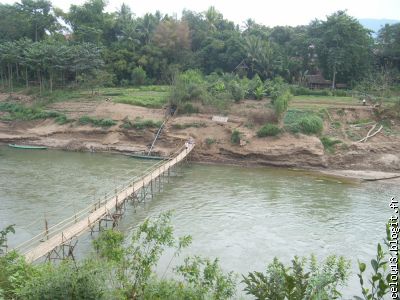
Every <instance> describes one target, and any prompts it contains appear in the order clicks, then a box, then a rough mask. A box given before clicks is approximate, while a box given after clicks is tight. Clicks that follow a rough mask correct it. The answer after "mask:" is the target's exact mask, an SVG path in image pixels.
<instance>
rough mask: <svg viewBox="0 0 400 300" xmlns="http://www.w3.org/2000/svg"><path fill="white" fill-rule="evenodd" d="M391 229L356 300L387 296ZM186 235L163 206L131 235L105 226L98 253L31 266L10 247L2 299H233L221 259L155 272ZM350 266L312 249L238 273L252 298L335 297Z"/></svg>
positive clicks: (0, 240) (3, 263) (0, 261)
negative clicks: (262, 268) (177, 229)
mask: <svg viewBox="0 0 400 300" xmlns="http://www.w3.org/2000/svg"><path fill="white" fill-rule="evenodd" d="M390 228H391V227H389V224H388V225H387V229H386V235H387V237H386V239H385V244H384V246H382V245H381V244H378V246H377V254H376V257H375V258H373V259H372V260H371V267H372V269H373V270H372V273H371V274H366V270H367V265H366V264H365V263H364V262H359V270H360V273H359V274H358V276H359V278H360V285H361V288H360V290H361V293H362V297H355V299H365V300H367V299H370V300H381V299H384V297H385V295H388V293H389V291H390V286H391V285H393V283H394V282H395V281H394V280H393V279H392V276H391V273H390V268H389V257H390V256H389V255H388V251H389V249H390V242H391V241H393V234H392V231H391V230H393V229H394V230H396V228H393V229H390ZM10 233H14V229H13V226H9V227H7V228H6V229H4V230H2V231H0V249H2V246H4V243H5V242H6V239H7V234H10ZM191 241H192V238H191V237H190V236H183V237H180V238H176V237H175V236H174V232H173V227H172V224H171V213H170V212H168V213H164V214H161V215H160V216H159V217H158V218H149V219H146V220H145V221H144V222H143V223H142V224H140V225H139V226H138V227H137V228H136V229H134V230H133V232H132V235H131V236H130V237H129V239H128V238H125V237H124V236H123V235H122V233H120V232H119V231H113V230H106V231H103V232H102V233H101V234H100V235H99V236H98V238H97V239H96V240H94V242H93V246H94V249H95V250H96V253H95V254H93V255H92V256H91V257H90V258H86V259H84V260H82V261H79V262H74V261H71V260H65V261H63V262H62V263H60V264H50V263H45V264H38V265H31V264H27V263H26V262H25V261H24V259H23V257H22V256H21V255H19V254H18V253H16V252H14V251H13V252H9V253H7V254H6V255H3V256H0V269H1V270H2V272H1V273H0V299H149V300H150V299H171V300H173V299H193V300H194V299H232V298H234V297H235V294H236V288H237V284H238V280H237V279H238V276H237V275H236V274H234V273H233V272H229V273H225V272H223V271H222V269H221V267H220V265H219V262H218V259H214V260H210V259H208V258H203V257H199V256H194V257H186V258H185V259H184V260H183V264H181V265H178V266H176V267H175V268H174V269H173V271H174V273H175V277H173V279H164V276H161V277H160V276H159V275H157V274H156V273H155V272H154V268H155V267H156V266H157V263H158V261H159V259H160V257H161V255H163V253H164V252H165V251H166V250H167V249H169V250H173V254H172V256H171V261H172V260H173V259H174V258H175V257H177V256H178V255H179V254H181V252H182V250H183V249H184V248H186V247H188V246H189V245H190V244H191ZM171 261H170V264H171ZM170 264H168V266H167V268H169V266H170ZM398 265H399V262H398V261H397V266H398ZM349 269H350V261H348V260H346V259H345V258H343V257H336V256H333V255H331V256H328V257H327V258H326V259H325V260H324V261H323V262H318V261H317V259H316V258H315V257H314V256H313V255H311V258H310V259H307V258H304V257H303V258H299V257H294V258H293V260H292V263H291V265H288V266H287V265H284V264H283V263H282V262H280V261H279V260H278V258H274V260H273V262H271V263H270V264H268V265H267V267H266V272H265V273H262V272H250V273H249V274H247V275H242V283H243V284H244V285H245V286H244V291H245V292H246V293H247V294H249V295H252V296H253V297H255V298H256V299H266V300H269V299H271V300H275V299H276V300H277V299H293V300H303V299H310V300H318V299H340V298H341V293H340V291H341V290H342V289H343V288H344V287H345V285H346V282H347V279H348V276H349ZM164 274H165V272H164Z"/></svg>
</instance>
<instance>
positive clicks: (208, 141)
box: [205, 138, 216, 146]
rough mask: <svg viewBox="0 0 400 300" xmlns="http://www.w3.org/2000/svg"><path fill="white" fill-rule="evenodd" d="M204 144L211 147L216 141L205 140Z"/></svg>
mask: <svg viewBox="0 0 400 300" xmlns="http://www.w3.org/2000/svg"><path fill="white" fill-rule="evenodd" d="M205 142H206V145H207V146H211V145H212V144H215V142H216V140H215V139H213V138H206V140H205Z"/></svg>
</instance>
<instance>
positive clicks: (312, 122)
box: [298, 115, 323, 134]
mask: <svg viewBox="0 0 400 300" xmlns="http://www.w3.org/2000/svg"><path fill="white" fill-rule="evenodd" d="M298 126H299V128H300V131H301V132H302V133H305V134H317V133H320V132H321V131H322V129H323V122H322V119H321V118H320V117H318V116H313V115H311V116H305V117H303V118H301V119H300V120H299V122H298Z"/></svg>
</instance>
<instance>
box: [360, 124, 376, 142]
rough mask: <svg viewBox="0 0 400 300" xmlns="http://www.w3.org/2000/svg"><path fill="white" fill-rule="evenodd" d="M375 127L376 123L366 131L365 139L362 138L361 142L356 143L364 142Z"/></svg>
mask: <svg viewBox="0 0 400 300" xmlns="http://www.w3.org/2000/svg"><path fill="white" fill-rule="evenodd" d="M376 125H378V123H375V125H374V126H372V128H371V129H370V130H369V131H368V133H367V135H366V136H365V137H363V138H362V139H361V140H359V141H357V143H361V142H364V141H365V140H366V139H367V138H368V137H369V135H370V134H371V132H372V131H373V130H374V129H375V127H376Z"/></svg>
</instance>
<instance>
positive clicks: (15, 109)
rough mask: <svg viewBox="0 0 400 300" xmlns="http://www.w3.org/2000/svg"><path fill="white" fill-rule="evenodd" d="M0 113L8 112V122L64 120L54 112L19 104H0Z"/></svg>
mask: <svg viewBox="0 0 400 300" xmlns="http://www.w3.org/2000/svg"><path fill="white" fill-rule="evenodd" d="M0 111H3V112H8V113H9V116H8V117H7V119H8V120H23V121H29V120H39V119H54V118H65V119H66V116H65V115H64V114H62V113H59V112H56V111H45V110H43V109H41V108H38V107H25V106H23V105H21V104H17V103H12V102H2V103H0Z"/></svg>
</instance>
